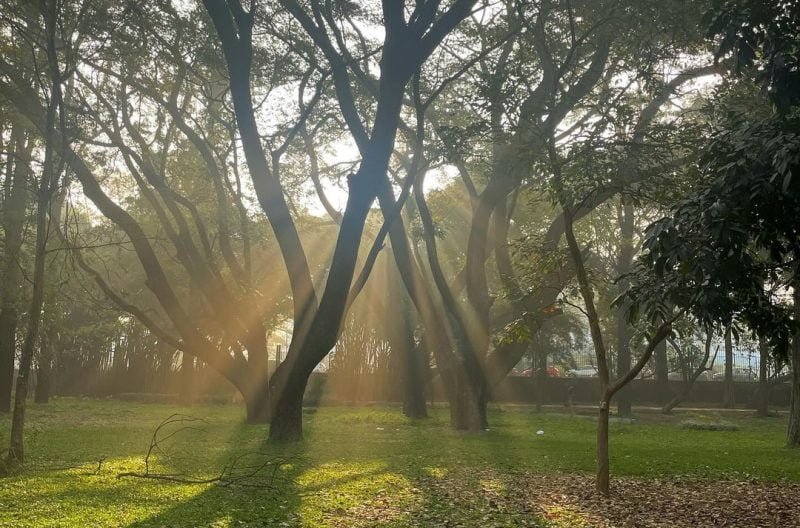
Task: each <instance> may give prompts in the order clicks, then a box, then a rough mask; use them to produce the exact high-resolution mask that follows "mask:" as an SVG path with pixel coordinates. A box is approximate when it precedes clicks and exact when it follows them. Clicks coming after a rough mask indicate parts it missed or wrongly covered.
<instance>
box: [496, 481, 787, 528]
mask: <svg viewBox="0 0 800 528" xmlns="http://www.w3.org/2000/svg"><path fill="white" fill-rule="evenodd" d="M513 480H514V482H515V483H516V485H515V486H513V487H511V488H510V490H512V491H511V493H510V494H509V495H508V496H507V500H509V501H511V502H514V503H520V502H521V503H523V504H527V505H536V506H538V507H539V508H540V511H541V512H542V514H543V515H544V516H545V517H546V518H548V519H549V520H551V521H552V522H553V524H555V525H556V526H559V525H560V526H575V525H578V526H580V524H578V523H575V522H573V521H576V520H579V519H580V517H583V519H585V521H584V525H585V526H592V527H595V526H596V527H634V526H635V527H662V526H663V527H666V526H669V527H683V526H685V527H699V526H729V527H734V526H738V527H747V528H751V527H752V528H755V527H762V526H765V527H781V528H783V527H796V526H800V485H798V484H789V483H766V482H736V481H694V482H681V481H656V480H641V479H632V478H614V479H612V492H611V495H610V496H609V497H607V498H606V497H603V496H601V495H599V494H598V493H596V492H594V478H593V477H591V476H588V475H558V476H541V475H536V476H517V477H514V478H513ZM565 514H566V518H565V519H563V520H564V521H566V522H562V519H560V518H561V517H565ZM569 516H574V517H576V518H575V519H570V518H569Z"/></svg>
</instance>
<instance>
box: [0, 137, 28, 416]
mask: <svg viewBox="0 0 800 528" xmlns="http://www.w3.org/2000/svg"><path fill="white" fill-rule="evenodd" d="M32 148H33V141H32V140H30V139H28V140H27V141H26V138H25V135H24V133H23V132H22V130H20V128H19V127H13V128H12V132H11V141H10V142H9V146H8V149H9V152H8V160H7V163H6V182H5V185H4V187H5V188H4V192H3V195H4V196H3V208H2V211H3V235H4V236H3V256H2V266H3V268H2V276H1V277H0V279H1V280H0V300H1V301H0V302H2V304H0V412H11V391H12V388H13V386H14V360H15V357H16V351H17V325H18V324H19V309H18V303H19V302H20V299H19V297H20V291H21V289H22V282H21V276H20V266H21V262H20V249H21V247H22V233H23V229H24V226H25V211H26V209H27V203H28V188H27V185H28V179H29V175H30V172H29V171H28V159H29V158H30V155H31V152H32Z"/></svg>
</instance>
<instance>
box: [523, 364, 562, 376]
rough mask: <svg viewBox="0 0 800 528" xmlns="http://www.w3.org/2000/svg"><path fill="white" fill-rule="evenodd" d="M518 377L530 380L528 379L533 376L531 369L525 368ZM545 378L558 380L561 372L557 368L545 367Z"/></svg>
mask: <svg viewBox="0 0 800 528" xmlns="http://www.w3.org/2000/svg"><path fill="white" fill-rule="evenodd" d="M519 375H520V376H525V377H528V378H530V377H532V376H533V369H532V368H526V369H525V370H523V371H522V373H521V374H519ZM547 377H548V378H560V377H561V371H560V370H558V367H553V366H549V367H547Z"/></svg>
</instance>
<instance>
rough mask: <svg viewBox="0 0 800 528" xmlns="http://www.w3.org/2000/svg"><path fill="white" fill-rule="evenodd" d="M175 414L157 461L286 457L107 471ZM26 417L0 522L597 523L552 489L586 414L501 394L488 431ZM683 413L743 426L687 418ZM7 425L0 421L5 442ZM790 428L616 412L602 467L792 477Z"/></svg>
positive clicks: (342, 411) (216, 416)
mask: <svg viewBox="0 0 800 528" xmlns="http://www.w3.org/2000/svg"><path fill="white" fill-rule="evenodd" d="M312 411H313V412H312ZM173 413H184V414H187V415H191V416H195V417H202V418H203V419H204V420H205V423H204V424H203V425H202V429H203V430H202V431H196V430H192V431H184V432H181V433H179V434H176V435H175V436H173V437H172V438H169V439H168V440H165V441H164V442H163V448H164V452H165V454H160V455H156V457H157V462H156V465H155V469H156V470H158V471H161V472H170V473H178V472H179V473H181V474H183V475H189V476H192V477H213V476H215V475H218V474H220V472H221V471H222V468H223V467H225V466H226V465H229V464H230V463H231V461H232V460H237V461H238V462H237V464H239V466H244V465H250V466H253V465H258V464H260V463H261V462H262V461H265V460H273V459H283V460H286V463H285V464H283V465H281V466H280V467H279V468H278V469H277V470H276V471H275V477H274V479H273V480H272V481H271V482H272V486H271V487H270V488H265V487H263V486H261V485H262V484H266V483H267V482H268V480H267V479H266V477H265V478H261V479H255V480H254V479H251V480H247V481H245V482H244V484H248V485H256V486H255V487H250V486H247V485H245V486H242V485H237V486H221V485H218V484H183V483H173V482H163V481H154V480H144V479H138V478H121V479H120V478H117V475H118V474H119V473H121V472H126V471H137V472H138V471H143V470H144V465H143V457H144V455H145V453H146V451H147V448H148V446H149V443H150V439H151V436H152V433H153V430H154V428H155V427H156V426H157V425H158V424H159V423H160V422H161V421H162V420H164V419H165V418H167V417H168V416H170V415H171V414H173ZM29 416H30V419H29V424H28V428H27V445H26V447H27V457H28V460H27V464H26V467H25V469H24V470H23V471H22V472H21V473H19V474H17V475H15V476H12V477H7V478H4V479H0V526H9V527H12V526H13V527H28V526H30V527H38V526H53V527H55V526H59V527H73V526H74V527H95V526H97V527H106V526H126V527H137V528H138V527H178V526H181V527H182V526H187V527H190V526H191V527H194V526H204V527H206V526H214V527H217V526H219V527H223V526H225V527H227V526H232V527H237V526H397V527H400V526H481V527H483V528H488V527H491V526H582V525H583V526H590V525H591V526H595V525H596V524H594V523H593V521H592V519H593V517H591V515H589V514H584V513H581V512H582V511H583V510H581V509H580V508H573V507H571V506H569V507H568V506H564V505H563V504H562V503H560V502H559V500H558V497H566V495H558V497H555V496H553V497H550V495H548V493H549V491H548V489H549V487H552V488H553V490H554V491H558V487H559V486H561V487H568V488H575V489H578V490H579V491H578V492H576V493H577V494H578V495H580V494H581V493H583V494H585V495H587V496H588V495H591V485H590V482H591V477H590V474H591V472H592V471H593V469H594V421H593V420H592V419H591V417H585V416H568V415H560V414H555V413H536V412H533V411H532V410H530V409H528V408H517V407H514V408H511V407H509V408H500V407H495V408H494V409H492V412H491V415H490V422H491V429H490V430H489V431H488V432H486V433H484V434H480V435H472V436H471V435H463V434H459V433H456V432H453V431H451V430H450V429H449V427H448V416H447V410H446V409H441V408H439V409H433V411H432V417H431V418H430V419H427V420H422V421H419V422H414V421H410V420H408V419H406V418H405V417H403V416H402V414H401V413H400V411H399V410H398V409H395V408H343V407H340V408H332V407H322V408H319V409H310V410H309V411H308V412H307V413H306V414H305V423H306V426H305V437H306V439H305V441H304V442H302V443H300V444H299V445H291V446H287V445H284V446H275V445H270V444H267V443H265V442H264V439H265V437H266V428H265V427H264V426H254V425H245V424H243V423H242V420H243V409H242V408H241V407H239V406H233V405H217V406H199V405H198V406H192V407H178V406H170V405H160V404H138V403H128V402H119V401H113V400H104V401H97V400H77V399H57V400H55V401H53V403H51V404H49V405H44V406H42V405H33V404H31V406H30V414H29ZM687 420H691V421H693V422H695V423H705V422H708V423H716V422H724V423H725V424H732V425H735V426H737V427H738V429H737V430H702V429H694V428H686V427H683V426H682V425H681V423H683V422H686V421H687ZM8 422H9V419H8V418H7V417H4V419H3V422H2V423H1V424H0V442H2V445H4V446H5V445H7V443H8V428H9V423H8ZM785 428H786V421H785V417H781V418H768V419H756V418H753V417H751V415H749V414H743V413H738V414H731V413H725V412H724V411H708V412H704V413H698V412H693V413H689V412H678V413H676V415H675V416H674V417H662V416H660V415H657V414H641V415H639V416H637V420H636V421H634V422H633V423H613V424H612V427H611V457H612V480H613V479H617V482H619V483H620V486H622V487H623V488H624V489H631V490H637V489H639V488H648V489H649V488H652V489H656V490H657V489H658V487H659V486H660V485H667V484H668V485H669V486H673V487H675V488H676V489H684V487H685V489H694V488H692V486H694V487H695V488H696V489H704V488H703V486H706V485H707V486H714V485H716V486H718V487H719V484H720V482H721V483H722V484H724V485H726V486H727V485H730V486H732V487H731V488H730V489H733V487H736V486H738V487H739V488H741V487H742V486H743V484H742V483H743V482H745V483H751V484H753V485H754V486H762V485H763V486H767V487H773V488H790V489H794V488H795V487H796V486H798V484H797V483H800V451H797V450H794V451H792V450H788V449H786V448H784V447H783V445H784V436H785ZM539 430H541V431H544V434H541V435H537V434H536V432H537V431H539ZM166 454H169V455H171V457H172V458H170V459H167V458H166ZM243 456H244V458H241V457H243ZM101 460H102V462H100V461H101ZM262 473H263V472H262ZM260 474H261V473H260ZM637 483H645V484H644V485H642V484H637ZM726 483H727V484H726ZM771 483H772V484H771ZM613 485H614V484H613V482H612V486H613ZM526 486H531V489H533V491H530V492H529V491H527V490H526V489H525V487H526ZM698 486H699V488H697V487H698ZM534 488H535V489H534ZM543 489H544V491H542V490H543ZM737 489H738V488H737ZM742 489H743V490H744V491H745V492H746V490H747V489H749V488H748V487H747V486H745V487H744V488H742ZM797 489H800V488H797ZM565 493H566V492H565ZM576 496H577V495H576ZM510 497H511V498H514V499H513V500H512V499H511V498H510ZM531 497H536V499H535V500H533V499H532V498H531ZM548 497H550V498H548ZM551 499H552V503H550V502H548V501H550V500H551ZM655 500H658V498H657V497H656V498H655ZM797 502H800V501H797ZM798 511H800V510H798ZM798 518H800V517H798ZM798 523H800V521H798ZM606 525H608V526H613V525H614V524H613V522H609V523H607V524H606ZM643 525H644V524H643ZM653 525H654V526H655V525H658V524H653ZM673 525H674V524H673Z"/></svg>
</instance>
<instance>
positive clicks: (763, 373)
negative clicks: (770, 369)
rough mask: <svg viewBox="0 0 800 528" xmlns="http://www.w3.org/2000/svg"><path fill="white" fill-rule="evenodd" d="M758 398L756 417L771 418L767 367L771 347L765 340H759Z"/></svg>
mask: <svg viewBox="0 0 800 528" xmlns="http://www.w3.org/2000/svg"><path fill="white" fill-rule="evenodd" d="M758 353H759V362H758V396H757V400H756V415H757V416H761V417H767V416H769V393H770V387H771V384H770V382H769V378H768V376H767V374H768V373H767V365H768V364H769V347H768V346H767V343H766V341H764V339H759V340H758Z"/></svg>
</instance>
